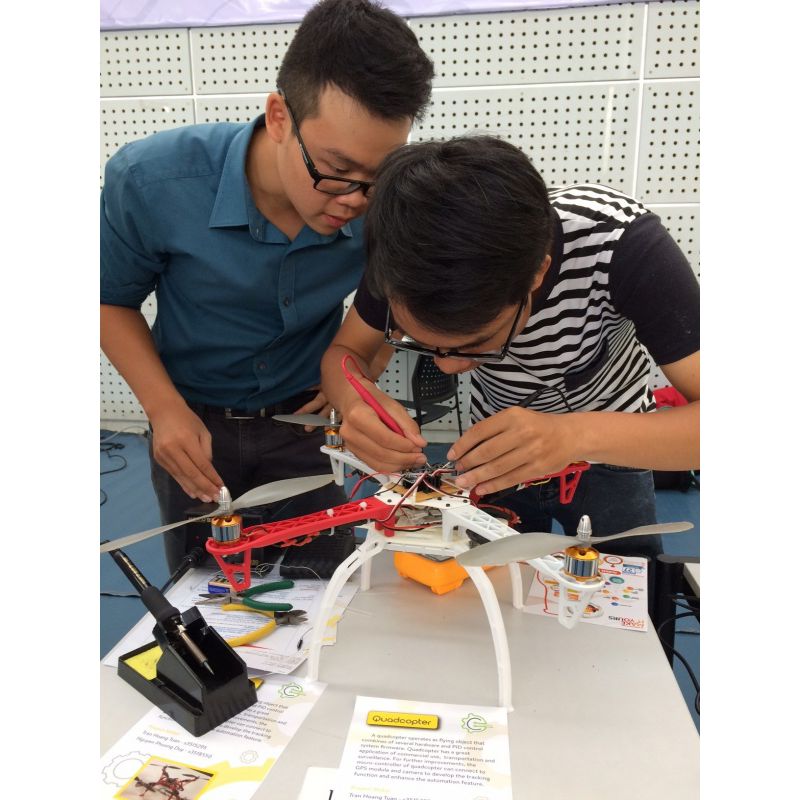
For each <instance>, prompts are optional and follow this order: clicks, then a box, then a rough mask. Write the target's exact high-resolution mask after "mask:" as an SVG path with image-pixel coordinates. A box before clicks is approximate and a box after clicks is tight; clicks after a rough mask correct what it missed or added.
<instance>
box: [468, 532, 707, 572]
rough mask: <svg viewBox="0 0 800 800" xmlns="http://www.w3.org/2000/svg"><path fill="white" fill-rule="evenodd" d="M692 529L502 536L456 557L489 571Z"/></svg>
mask: <svg viewBox="0 0 800 800" xmlns="http://www.w3.org/2000/svg"><path fill="white" fill-rule="evenodd" d="M692 528H694V525H692V523H691V522H664V523H659V524H657V525H642V526H641V527H639V528H631V529H630V530H629V531H623V532H622V533H614V534H612V535H611V536H589V537H584V538H578V537H574V536H562V535H561V534H558V533H521V534H519V535H518V536H504V537H503V538H502V539H495V540H494V541H492V542H487V543H486V544H482V545H479V546H478V547H473V548H472V549H471V550H466V551H465V552H463V553H459V555H457V556H456V561H458V563H459V564H461V566H463V567H489V566H500V565H502V564H510V563H511V562H512V561H530V560H531V559H534V558H541V557H542V556H547V555H550V553H555V552H557V551H559V550H563V549H564V548H565V547H570V546H571V545H584V546H586V547H594V546H595V545H598V544H602V543H603V542H610V541H611V540H612V539H625V538H627V537H629V536H653V535H655V534H659V533H683V532H684V531H689V530H691V529H692Z"/></svg>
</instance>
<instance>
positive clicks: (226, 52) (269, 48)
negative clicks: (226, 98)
mask: <svg viewBox="0 0 800 800" xmlns="http://www.w3.org/2000/svg"><path fill="white" fill-rule="evenodd" d="M297 28H298V25H297V24H293V25H289V24H286V25H253V26H246V27H230V28H199V29H196V30H193V31H191V39H192V63H193V65H194V69H193V78H194V86H195V91H196V93H197V94H231V93H232V94H239V93H242V92H260V93H262V94H266V93H267V92H269V91H272V90H273V89H274V88H275V79H276V78H277V75H278V69H279V68H280V65H281V60H282V59H283V54H284V53H285V52H286V48H287V47H288V46H289V44H290V42H291V41H292V39H293V38H294V33H295V31H296V30H297Z"/></svg>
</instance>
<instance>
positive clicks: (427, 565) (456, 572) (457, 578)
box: [394, 552, 491, 594]
mask: <svg viewBox="0 0 800 800" xmlns="http://www.w3.org/2000/svg"><path fill="white" fill-rule="evenodd" d="M394 567H395V569H396V570H397V572H398V574H399V575H400V577H402V578H410V579H411V580H412V581H416V582H417V583H421V584H423V585H424V586H428V587H429V588H430V590H431V591H432V592H434V593H435V594H447V592H452V591H453V589H458V587H459V586H461V584H462V583H464V580H465V579H466V578H467V577H469V576H468V575H467V571H466V570H465V569H464V567H462V566H461V565H460V564H459V563H458V562H457V561H456V560H455V559H454V558H448V559H446V560H444V561H438V560H437V561H434V560H433V559H431V558H427V557H426V556H423V555H419V554H417V553H402V552H400V553H395V554H394ZM484 569H491V567H484Z"/></svg>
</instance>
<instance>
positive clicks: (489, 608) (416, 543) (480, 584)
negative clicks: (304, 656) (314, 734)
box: [308, 524, 522, 711]
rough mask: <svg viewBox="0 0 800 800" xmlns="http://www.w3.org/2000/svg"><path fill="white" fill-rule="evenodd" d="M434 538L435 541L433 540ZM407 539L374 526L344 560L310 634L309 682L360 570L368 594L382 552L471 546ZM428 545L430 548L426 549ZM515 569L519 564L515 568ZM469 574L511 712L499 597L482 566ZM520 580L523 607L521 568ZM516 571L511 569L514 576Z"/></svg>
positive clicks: (452, 551) (517, 596) (518, 598)
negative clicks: (339, 601) (336, 610)
mask: <svg viewBox="0 0 800 800" xmlns="http://www.w3.org/2000/svg"><path fill="white" fill-rule="evenodd" d="M434 536H435V538H434ZM405 538H406V537H403V536H402V535H399V536H393V537H391V538H387V537H386V536H385V535H384V534H383V533H381V532H379V531H376V530H375V528H374V526H373V525H372V524H370V525H369V527H368V532H367V538H366V539H365V541H364V543H363V544H362V545H361V546H360V547H359V548H358V549H357V550H356V551H355V552H354V553H353V554H352V555H351V556H350V557H349V558H347V559H346V560H345V561H343V562H342V563H341V564H340V565H339V567H338V569H337V570H336V572H334V573H333V576H332V577H331V579H330V581H329V583H328V588H327V589H326V590H325V594H324V595H323V598H322V606H321V608H320V611H319V616H318V617H317V619H316V620H315V622H314V629H313V631H312V633H311V640H310V645H309V656H308V677H309V679H310V680H313V681H315V680H317V679H318V677H319V661H320V654H321V651H322V639H323V637H324V634H325V629H326V627H327V623H328V620H329V619H330V617H331V615H332V613H333V607H334V603H335V602H336V598H337V597H338V596H339V592H340V591H341V590H342V587H343V586H344V584H345V583H346V582H347V580H348V578H349V577H350V576H351V575H352V574H353V573H354V572H355V571H356V570H357V569H358V568H359V567H361V568H362V569H361V589H362V591H366V590H368V589H369V588H370V579H371V566H372V565H371V563H370V562H371V561H372V559H373V558H374V557H375V556H376V555H378V553H380V552H382V551H383V550H394V551H400V552H410V553H413V552H417V553H419V552H430V551H431V546H432V545H433V543H434V542H438V543H439V548H437V554H438V553H440V554H441V555H449V556H454V555H456V554H458V553H460V552H462V551H463V550H466V549H468V547H469V545H468V542H467V539H466V537H465V536H462V537H461V539H455V540H453V541H451V542H449V543H448V545H447V546H446V547H444V548H442V547H441V537H440V536H439V535H434V534H431V535H430V539H431V541H430V542H428V541H426V538H427V537H426V536H425V535H424V534H422V535H420V534H419V533H417V534H415V535H414V538H411V539H410V541H404V539H405ZM426 545H428V546H427V547H426ZM515 567H516V565H515ZM466 570H467V574H468V575H469V576H470V578H472V581H473V583H474V584H475V587H476V589H477V590H478V594H479V595H480V598H481V601H482V602H483V607H484V610H485V611H486V616H487V618H488V620H489V629H490V630H491V633H492V641H493V643H494V651H495V657H496V659H497V683H498V697H499V704H500V705H501V706H504V707H505V708H507V709H508V710H509V711H510V710H512V705H511V656H510V653H509V649H508V638H507V636H506V628H505V625H504V623H503V617H502V614H501V613H500V605H499V603H498V602H497V595H496V594H495V592H494V587H493V586H492V583H491V581H490V580H489V578H488V577H487V576H486V573H485V572H484V570H483V568H482V567H467V568H466ZM516 573H517V581H516V583H515V581H514V579H513V577H512V588H513V589H514V605H515V606H516V607H520V606H521V605H522V592H521V582H520V581H519V567H516ZM513 574H514V570H513V569H512V576H513Z"/></svg>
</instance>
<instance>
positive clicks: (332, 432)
mask: <svg viewBox="0 0 800 800" xmlns="http://www.w3.org/2000/svg"><path fill="white" fill-rule="evenodd" d="M328 419H329V422H328V424H327V425H326V426H325V446H326V447H330V448H332V449H333V450H341V449H342V448H343V447H344V442H342V437H341V435H340V434H339V428H340V427H341V425H342V417H341V415H340V414H339V412H338V411H337V410H336V409H335V408H332V409H331V413H330V417H329V418H328Z"/></svg>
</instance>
